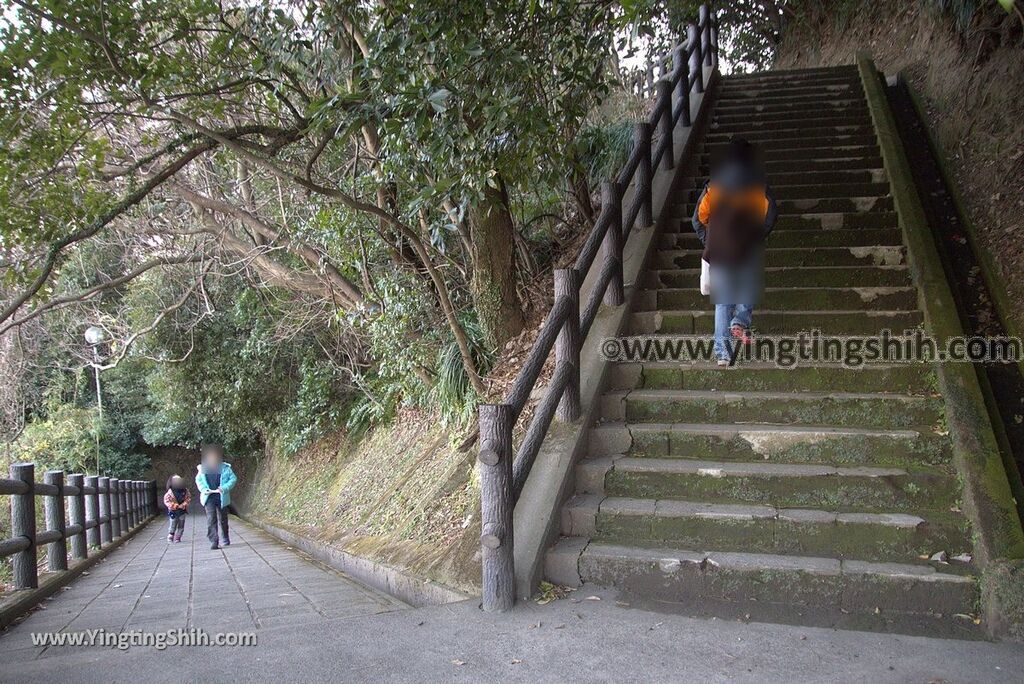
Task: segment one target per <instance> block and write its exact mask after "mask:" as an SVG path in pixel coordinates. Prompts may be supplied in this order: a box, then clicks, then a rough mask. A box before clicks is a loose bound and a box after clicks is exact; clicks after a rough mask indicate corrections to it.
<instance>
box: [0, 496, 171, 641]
mask: <svg viewBox="0 0 1024 684" xmlns="http://www.w3.org/2000/svg"><path fill="white" fill-rule="evenodd" d="M156 517H157V516H156V515H153V516H150V517H149V518H148V519H147V520H145V521H144V522H143V523H142V524H141V525H138V526H137V527H136V528H135V529H134V530H131V531H129V532H128V533H127V534H124V535H122V536H120V537H118V538H117V539H115V540H114V541H112V542H110V543H109V544H107V545H106V546H104V547H103V548H101V549H100V550H99V551H96V552H92V551H91V550H90V553H89V556H88V557H87V558H86V559H84V560H81V561H78V562H77V563H75V564H74V565H72V566H70V567H69V568H68V569H67V570H64V571H62V572H51V573H46V574H45V575H41V576H40V579H39V587H38V588H36V589H22V590H20V591H12V592H10V593H9V594H7V595H5V596H4V597H3V598H0V629H4V628H6V627H7V626H8V625H11V624H12V623H14V622H15V621H16V620H17V619H18V618H20V617H21V616H22V615H25V614H26V613H28V612H29V611H30V610H32V609H33V608H35V607H36V606H37V605H39V603H40V602H41V601H42V600H43V599H45V598H47V597H50V596H53V595H54V594H56V593H57V591H58V590H60V588H61V587H63V586H65V585H67V584H68V583H70V582H71V581H72V580H75V579H77V578H78V577H80V576H81V574H82V573H83V572H85V571H86V570H88V569H89V568H91V567H92V566H94V565H96V564H97V563H99V562H100V561H101V560H103V559H104V558H106V557H107V556H108V555H109V554H110V552H111V551H113V550H114V549H116V548H118V547H120V546H121V545H122V544H124V543H125V542H127V541H128V540H129V539H131V538H132V537H134V536H135V535H136V534H138V533H139V532H140V531H142V530H144V529H145V528H146V527H148V526H149V523H151V522H152V521H153V520H154V519H155V518H156Z"/></svg>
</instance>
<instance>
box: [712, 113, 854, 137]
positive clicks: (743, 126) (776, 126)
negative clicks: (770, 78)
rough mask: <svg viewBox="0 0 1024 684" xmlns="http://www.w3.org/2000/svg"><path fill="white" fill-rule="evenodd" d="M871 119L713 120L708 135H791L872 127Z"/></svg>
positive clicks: (825, 117)
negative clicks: (800, 132)
mask: <svg viewBox="0 0 1024 684" xmlns="http://www.w3.org/2000/svg"><path fill="white" fill-rule="evenodd" d="M870 125H871V119H870V118H864V117H841V116H832V115H823V116H811V117H804V118H801V119H799V120H798V119H795V118H793V117H790V118H781V119H776V120H770V121H765V120H763V119H761V117H739V118H736V119H734V120H726V121H718V120H712V121H711V123H710V124H709V126H708V133H717V134H723V135H739V136H742V137H747V136H748V135H752V134H754V133H778V134H783V133H785V134H787V135H788V134H789V133H792V132H793V131H798V130H801V129H804V128H807V129H810V128H825V127H834V126H870Z"/></svg>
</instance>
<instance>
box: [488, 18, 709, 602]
mask: <svg viewBox="0 0 1024 684" xmlns="http://www.w3.org/2000/svg"><path fill="white" fill-rule="evenodd" d="M713 27H714V17H713V15H712V13H711V11H710V9H709V7H708V5H706V4H705V5H702V6H701V8H700V21H699V23H698V24H696V25H693V24H691V25H690V26H688V27H687V39H686V41H685V42H684V43H683V44H681V45H679V46H678V47H676V48H675V49H674V50H673V51H672V64H673V68H672V71H671V72H670V73H668V74H666V75H665V78H662V79H660V80H658V81H657V82H655V84H654V85H655V91H656V92H657V98H656V100H655V104H654V109H653V111H652V112H651V115H650V117H649V118H648V120H647V121H642V122H638V123H637V124H636V128H635V131H634V145H633V149H632V151H631V152H630V154H629V157H628V159H627V161H626V163H625V166H624V167H623V169H622V171H621V172H620V173H619V174H618V176H617V177H616V178H615V180H614V181H609V182H606V183H604V184H602V186H601V213H600V215H599V216H598V218H597V220H596V221H595V222H594V227H593V229H592V230H591V232H590V235H589V236H588V237H587V240H586V242H585V243H584V245H583V247H582V249H581V250H580V253H579V256H578V257H577V258H576V262H575V264H574V266H573V268H566V269H557V270H555V273H554V288H555V301H554V305H553V306H552V307H551V311H550V312H548V315H547V318H546V319H545V321H544V324H543V326H542V327H541V330H540V333H539V334H538V336H537V340H536V341H535V342H534V344H533V348H532V349H531V350H530V353H529V355H528V356H527V358H526V361H525V363H524V364H523V367H522V369H521V370H520V371H519V375H518V376H517V377H516V379H515V382H514V383H513V385H512V389H511V390H510V391H509V393H508V395H507V397H506V398H505V401H504V402H503V403H500V404H483V405H481V406H480V413H479V423H480V451H479V454H478V460H479V462H480V490H481V491H480V500H481V524H482V528H483V529H482V531H481V536H480V544H481V546H482V554H483V608H484V610H488V611H503V610H508V609H510V608H511V607H512V605H513V604H514V603H515V572H514V570H515V569H514V567H513V539H512V516H513V512H514V509H515V505H516V502H517V501H518V500H519V496H520V494H521V493H522V491H523V486H524V485H525V484H526V479H527V477H528V476H529V474H530V469H531V468H532V467H533V463H534V460H535V459H536V457H537V454H538V452H539V451H540V447H541V443H542V442H543V441H544V437H545V435H546V434H547V431H548V428H549V427H550V426H551V421H552V420H553V419H554V418H555V417H557V418H558V420H560V421H564V422H574V421H576V420H579V418H580V413H581V406H580V349H581V347H582V345H583V341H584V340H585V339H586V337H587V334H588V333H589V331H590V326H591V325H592V324H593V322H594V319H595V317H596V316H597V312H598V309H599V308H600V306H601V304H602V302H603V303H605V304H608V305H609V306H619V305H621V304H622V303H623V282H622V249H623V245H624V244H625V242H626V240H627V238H628V237H629V234H630V232H631V231H632V229H633V226H634V225H635V224H637V223H638V222H639V224H640V226H641V227H646V226H650V225H651V224H652V221H653V206H652V189H653V177H654V169H657V168H665V169H672V168H673V166H674V165H675V159H674V157H675V153H674V145H673V130H674V129H675V128H676V126H677V125H679V123H680V121H681V122H682V126H686V127H688V126H691V125H692V122H691V121H690V116H691V114H690V109H691V107H690V95H691V93H693V92H697V93H701V92H703V90H704V66H709V67H710V66H713V65H716V64H717V62H718V44H717V36H716V32H715V31H714V28H713ZM655 131H657V136H655V135H654V132H655ZM630 185H632V186H633V198H632V201H631V202H630V204H629V206H628V207H623V196H624V193H625V190H626V188H627V187H629V186H630ZM599 250H601V251H602V253H603V254H602V259H601V266H600V269H601V270H600V273H599V275H598V276H597V280H596V283H595V285H594V287H593V289H592V290H591V293H590V296H589V298H588V300H587V301H586V302H585V303H581V301H580V287H581V285H582V283H583V281H584V279H585V277H586V275H587V274H588V273H589V272H590V270H591V268H592V267H593V266H594V263H595V261H596V259H597V253H598V251H599ZM581 304H583V305H582V308H581ZM552 348H553V349H554V352H555V371H554V375H553V377H552V378H551V381H550V383H549V384H548V387H547V392H546V394H545V395H544V398H543V399H542V400H541V401H540V403H539V404H538V405H537V407H536V410H535V411H534V414H533V417H532V419H531V420H530V422H529V424H528V426H527V427H526V433H525V435H524V436H523V439H522V443H521V444H520V445H519V448H518V449H515V447H514V444H513V439H512V431H513V427H514V426H515V424H516V422H517V420H518V419H519V416H520V414H521V413H522V412H523V409H524V408H525V407H526V403H527V400H528V399H529V397H530V394H531V392H532V391H533V389H534V386H535V385H536V383H537V379H538V377H539V376H540V373H541V369H542V368H543V367H544V364H545V362H546V361H547V359H548V356H549V355H550V353H551V350H552Z"/></svg>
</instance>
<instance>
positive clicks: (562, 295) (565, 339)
mask: <svg viewBox="0 0 1024 684" xmlns="http://www.w3.org/2000/svg"><path fill="white" fill-rule="evenodd" d="M560 299H566V300H568V301H569V315H568V316H566V319H565V323H563V324H562V328H561V330H559V331H558V339H556V340H555V373H556V374H557V373H558V369H560V368H562V366H563V365H564V364H569V366H570V368H571V369H572V370H570V371H569V381H568V382H567V383H566V384H565V390H564V391H563V392H562V398H561V399H560V400H559V402H558V409H557V411H556V412H555V416H556V417H557V418H558V420H560V421H562V422H565V423H571V422H573V421H574V420H579V417H580V413H581V409H580V344H581V343H582V340H581V339H580V272H579V271H577V270H576V269H575V268H558V269H555V301H556V302H557V301H558V300H560Z"/></svg>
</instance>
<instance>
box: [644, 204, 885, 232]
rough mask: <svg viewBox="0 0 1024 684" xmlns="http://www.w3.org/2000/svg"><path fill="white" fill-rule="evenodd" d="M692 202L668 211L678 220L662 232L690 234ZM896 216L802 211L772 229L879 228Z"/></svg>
mask: <svg viewBox="0 0 1024 684" xmlns="http://www.w3.org/2000/svg"><path fill="white" fill-rule="evenodd" d="M693 205H694V203H693V202H680V203H678V204H676V205H674V206H673V207H672V208H671V210H670V215H671V216H675V217H678V218H679V219H680V220H679V222H672V223H668V224H667V225H666V226H665V228H664V232H666V233H672V232H682V233H692V232H693V224H692V222H691V219H692V217H693V214H692V212H693V208H692V207H693ZM899 225H900V224H899V219H898V217H897V216H896V212H893V211H875V212H832V213H829V212H806V213H803V214H789V215H786V216H779V218H778V219H777V220H776V221H775V231H776V232H781V231H784V230H807V231H818V230H840V229H843V230H849V229H881V228H899Z"/></svg>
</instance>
